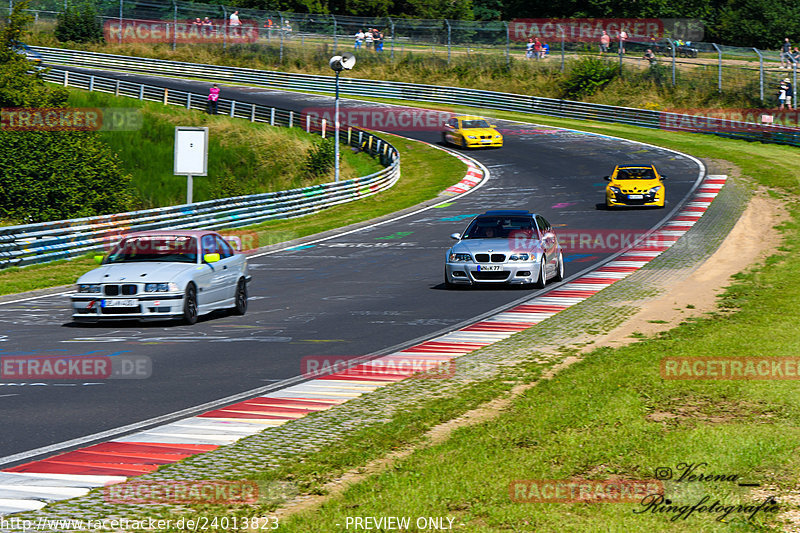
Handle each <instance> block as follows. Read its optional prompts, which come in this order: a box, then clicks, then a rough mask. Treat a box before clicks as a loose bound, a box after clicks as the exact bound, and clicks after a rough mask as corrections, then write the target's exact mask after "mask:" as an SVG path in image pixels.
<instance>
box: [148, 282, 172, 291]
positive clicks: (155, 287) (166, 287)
mask: <svg viewBox="0 0 800 533" xmlns="http://www.w3.org/2000/svg"><path fill="white" fill-rule="evenodd" d="M144 292H178V285H177V283H172V282H170V283H145V284H144Z"/></svg>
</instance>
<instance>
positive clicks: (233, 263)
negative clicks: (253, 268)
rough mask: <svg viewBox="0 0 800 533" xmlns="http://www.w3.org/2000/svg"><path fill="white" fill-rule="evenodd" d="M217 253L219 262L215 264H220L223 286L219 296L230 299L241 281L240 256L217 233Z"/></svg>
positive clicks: (222, 298)
mask: <svg viewBox="0 0 800 533" xmlns="http://www.w3.org/2000/svg"><path fill="white" fill-rule="evenodd" d="M215 237H216V241H217V253H218V254H219V262H218V263H216V264H215V266H218V268H219V270H220V275H221V287H220V293H219V298H220V300H228V299H231V298H233V296H234V294H235V293H236V283H237V282H238V281H239V271H240V269H239V268H238V267H239V263H240V261H241V258H240V256H237V255H236V252H235V251H234V249H233V247H232V246H231V245H230V244H229V243H228V241H226V240H225V239H223V238H222V237H220V236H219V235H216V236H215Z"/></svg>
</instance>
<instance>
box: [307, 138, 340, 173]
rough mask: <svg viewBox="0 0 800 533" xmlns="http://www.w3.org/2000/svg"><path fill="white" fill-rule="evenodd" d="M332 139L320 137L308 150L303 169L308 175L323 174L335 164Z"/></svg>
mask: <svg viewBox="0 0 800 533" xmlns="http://www.w3.org/2000/svg"><path fill="white" fill-rule="evenodd" d="M334 157H335V152H334V145H333V139H320V140H319V141H317V142H315V143H314V146H313V147H312V148H311V150H309V151H308V155H307V156H306V162H305V171H306V174H308V175H309V176H324V175H325V174H327V173H328V172H330V171H331V169H332V168H333V167H334V165H335V163H336V162H335V161H334Z"/></svg>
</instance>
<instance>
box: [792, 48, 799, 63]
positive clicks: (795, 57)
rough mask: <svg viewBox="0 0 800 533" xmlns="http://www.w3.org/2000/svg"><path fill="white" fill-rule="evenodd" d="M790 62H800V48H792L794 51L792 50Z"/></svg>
mask: <svg viewBox="0 0 800 533" xmlns="http://www.w3.org/2000/svg"><path fill="white" fill-rule="evenodd" d="M792 61H793V62H794V63H798V62H800V48H797V47H796V46H795V47H794V50H792Z"/></svg>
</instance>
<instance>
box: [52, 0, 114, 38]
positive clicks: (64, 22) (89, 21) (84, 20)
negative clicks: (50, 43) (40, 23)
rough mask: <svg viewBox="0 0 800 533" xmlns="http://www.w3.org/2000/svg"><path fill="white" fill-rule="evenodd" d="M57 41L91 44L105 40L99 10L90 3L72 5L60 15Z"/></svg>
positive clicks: (57, 23)
mask: <svg viewBox="0 0 800 533" xmlns="http://www.w3.org/2000/svg"><path fill="white" fill-rule="evenodd" d="M55 35H56V39H58V40H59V41H61V42H65V41H73V42H76V43H90V42H97V41H102V40H103V27H102V25H101V24H100V17H99V16H98V14H97V9H96V8H95V7H94V5H93V4H91V3H89V2H83V3H82V4H79V5H75V4H72V5H70V6H68V7H67V9H66V10H65V11H64V12H63V13H61V14H59V15H58V19H57V20H56V29H55Z"/></svg>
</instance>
